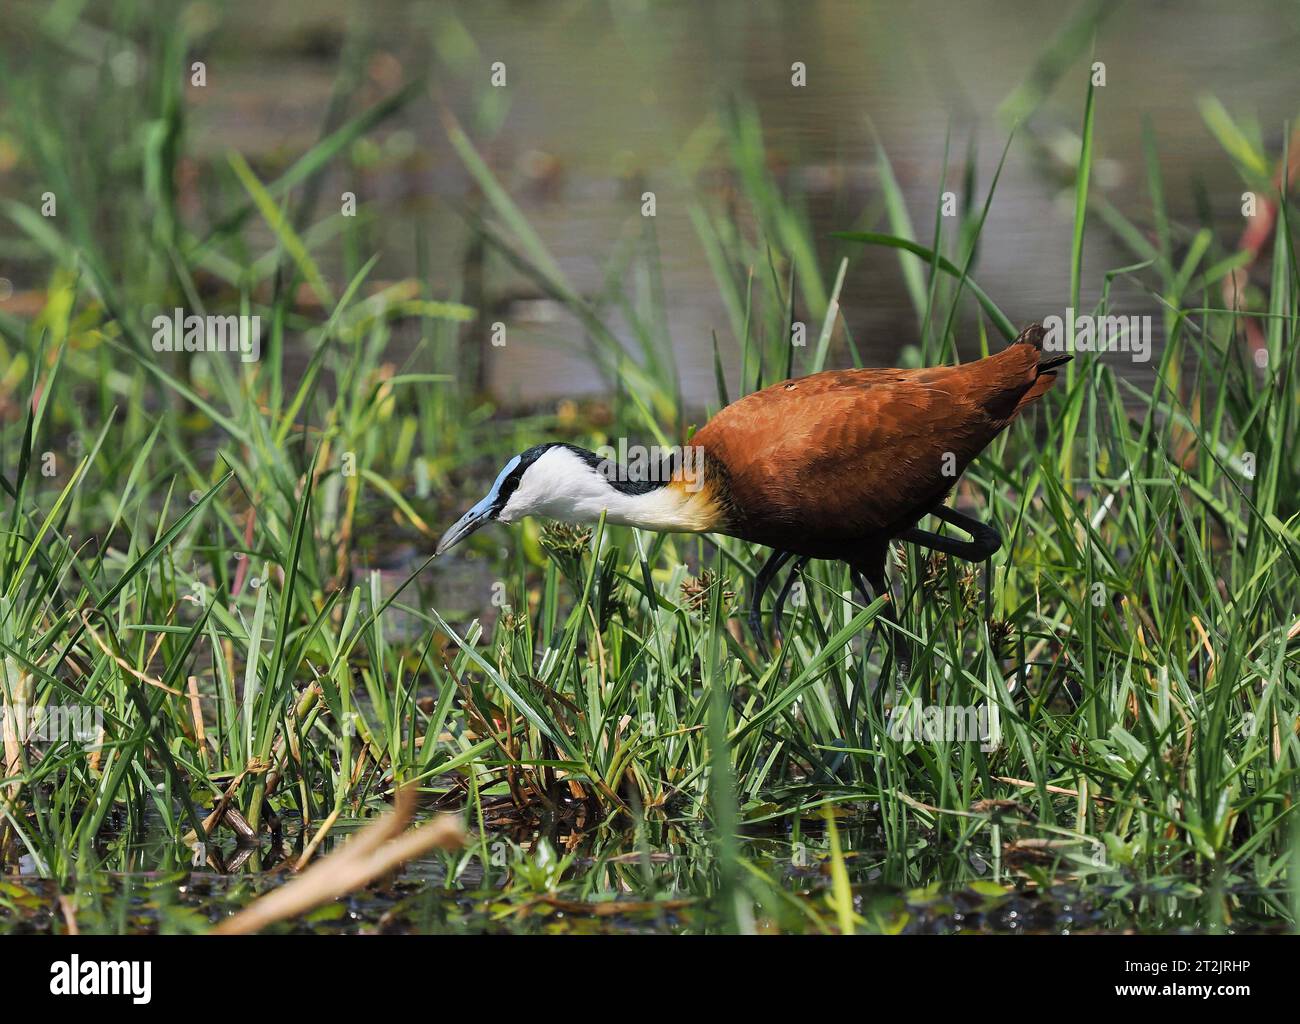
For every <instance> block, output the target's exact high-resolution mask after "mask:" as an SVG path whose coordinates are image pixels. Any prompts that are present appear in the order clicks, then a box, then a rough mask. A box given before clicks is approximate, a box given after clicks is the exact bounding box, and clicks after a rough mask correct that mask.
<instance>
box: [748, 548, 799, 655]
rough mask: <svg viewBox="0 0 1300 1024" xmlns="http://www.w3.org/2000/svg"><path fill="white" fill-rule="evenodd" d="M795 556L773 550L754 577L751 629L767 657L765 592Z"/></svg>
mask: <svg viewBox="0 0 1300 1024" xmlns="http://www.w3.org/2000/svg"><path fill="white" fill-rule="evenodd" d="M792 557H793V556H792V555H791V554H790V552H788V551H773V552H772V555H771V557H770V558H768V560H767V561H766V562H764V563H763V568H761V569H759V570H758V575H757V576H755V577H754V597H753V601H752V602H751V604H750V606H749V631H750V632H751V633H753V634H754V640H755V642H756V643H757V644H758V650H759V653H760V654H762V655H763V657H765V658H766V657H767V655H768V652H767V641H766V640H764V639H763V593H764V592H765V591H766V590H767V588H768V587H770V586H771V585H772V580H773V579H775V578H776V574H777V572H778V571H779V570H780V568H781V566H783V565H785V563H786V562H787V561H789V560H790V559H791V558H792Z"/></svg>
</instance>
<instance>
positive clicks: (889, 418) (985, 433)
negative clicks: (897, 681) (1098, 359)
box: [691, 326, 1068, 577]
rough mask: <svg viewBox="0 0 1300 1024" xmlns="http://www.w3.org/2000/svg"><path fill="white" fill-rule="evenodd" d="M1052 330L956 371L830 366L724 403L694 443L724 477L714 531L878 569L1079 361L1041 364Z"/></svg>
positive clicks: (714, 473) (718, 477) (1036, 330)
mask: <svg viewBox="0 0 1300 1024" xmlns="http://www.w3.org/2000/svg"><path fill="white" fill-rule="evenodd" d="M1042 336H1043V330H1042V328H1041V327H1038V326H1035V327H1031V328H1028V329H1027V330H1025V331H1024V332H1022V334H1021V335H1020V337H1019V338H1018V339H1017V340H1016V341H1015V342H1014V343H1012V344H1011V345H1009V346H1008V347H1007V348H1005V349H1003V350H1002V351H1001V352H998V353H996V354H995V355H991V356H988V357H987V358H984V359H980V360H977V361H975V362H970V363H963V364H961V365H959V366H947V367H936V368H929V369H918V370H897V369H869V370H830V371H826V372H824V373H817V374H813V375H812V376H810V377H803V378H800V379H797V380H789V381H783V382H782V383H780V384H774V385H772V386H771V387H768V388H764V389H763V390H762V391H757V392H755V393H754V394H751V395H748V396H747V397H745V398H742V399H740V400H739V401H737V402H734V403H733V404H731V405H729V406H727V407H726V408H725V409H723V410H722V411H721V412H719V413H718V414H717V415H716V416H714V417H713V419H711V420H710V421H709V422H708V423H707V424H706V425H705V426H704V427H703V428H702V429H701V430H700V431H699V432H698V433H697V434H696V435H695V437H694V438H693V439H692V442H691V443H692V444H696V445H699V446H700V447H701V448H702V449H703V451H704V456H705V460H706V464H707V465H708V468H709V475H710V477H712V478H713V481H712V482H714V486H713V487H711V488H710V489H711V490H712V491H713V496H714V499H715V501H716V502H717V503H718V506H719V513H720V516H721V519H722V522H721V523H720V524H719V525H718V526H717V527H715V529H716V530H717V531H718V532H721V533H726V534H730V535H731V536H735V537H739V538H741V539H743V540H747V541H752V542H754V543H757V544H764V545H767V546H769V547H772V548H775V549H776V550H778V551H788V552H791V553H792V554H797V555H806V556H808V557H811V558H825V559H839V560H843V561H845V562H848V563H849V564H850V565H853V566H855V567H857V568H861V569H862V570H864V571H868V570H874V569H875V567H876V566H875V563H876V562H877V561H883V554H884V548H885V544H887V542H888V541H889V540H890V539H891V538H893V537H897V536H898V535H899V534H901V533H903V532H905V531H906V530H908V529H909V528H911V527H913V526H915V525H916V523H917V522H918V521H919V520H920V519H921V518H922V517H923V516H925V515H926V514H927V513H928V512H930V511H931V510H932V509H934V508H935V507H936V506H937V505H939V504H940V503H941V502H942V501H943V499H944V497H945V495H947V493H948V492H949V491H950V490H951V489H952V487H953V485H954V484H955V483H956V482H957V478H958V477H959V476H960V475H961V473H962V471H963V470H965V468H966V466H967V464H968V463H969V462H970V461H971V460H972V459H974V458H975V456H976V455H978V454H979V453H980V452H981V451H983V450H984V448H985V447H987V446H988V444H989V442H991V441H992V440H993V439H994V438H995V437H997V435H998V434H999V433H1000V432H1001V431H1002V430H1003V429H1004V428H1005V427H1006V426H1007V425H1008V424H1009V423H1010V422H1011V421H1012V420H1014V419H1015V417H1016V416H1017V415H1018V414H1019V413H1020V412H1021V410H1023V409H1024V408H1025V406H1026V405H1028V404H1029V403H1030V402H1032V401H1034V400H1035V399H1036V398H1038V397H1039V396H1041V395H1042V394H1043V393H1044V392H1046V391H1047V389H1048V388H1049V387H1050V386H1051V384H1052V382H1053V380H1054V379H1055V374H1054V373H1053V372H1051V370H1052V367H1054V366H1056V365H1058V364H1059V363H1060V362H1062V361H1064V359H1065V358H1068V357H1059V356H1058V357H1056V358H1054V359H1053V358H1050V357H1049V358H1047V359H1044V357H1043V353H1042V351H1041V343H1042ZM871 575H872V576H873V577H874V576H876V575H877V573H875V572H871Z"/></svg>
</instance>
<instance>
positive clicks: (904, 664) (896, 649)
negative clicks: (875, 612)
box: [849, 548, 912, 694]
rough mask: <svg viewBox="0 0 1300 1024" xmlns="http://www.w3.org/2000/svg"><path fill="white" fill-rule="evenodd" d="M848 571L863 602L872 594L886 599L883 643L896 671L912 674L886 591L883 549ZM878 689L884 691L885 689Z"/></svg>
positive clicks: (908, 648)
mask: <svg viewBox="0 0 1300 1024" xmlns="http://www.w3.org/2000/svg"><path fill="white" fill-rule="evenodd" d="M849 572H850V576H851V577H852V579H853V585H854V586H855V587H856V588H857V590H858V593H859V594H860V595H861V596H862V599H863V601H865V602H866V603H867V604H871V602H872V600H874V598H872V596H871V595H872V594H875V596H876V597H883V598H884V599H885V606H884V607H883V608H882V609H881V611H880V617H881V618H882V619H884V620H885V623H886V625H885V643H886V645H887V646H888V648H889V654H890V658H891V659H892V660H893V662H894V664H895V665H896V666H898V671H899V674H900V675H902V676H903V678H904V680H906V678H907V677H908V676H910V675H911V674H912V645H911V643H909V642H908V640H907V638H906V637H904V636H902V635H901V634H900V633H899V632H898V630H897V629H896V628H895V627H897V626H898V617H897V616H896V615H895V614H894V597H893V595H892V594H891V593H890V592H889V584H888V583H887V582H886V580H885V549H884V548H881V549H880V551H879V552H878V553H877V554H876V555H875V556H874V557H873V558H871V559H869V560H868V562H867V564H864V565H862V567H861V568H860V569H859V568H858V566H857V565H850V566H849ZM868 583H869V584H870V585H871V589H870V591H868V589H867V584H868ZM880 692H881V693H882V694H883V692H884V691H883V690H881V691H880Z"/></svg>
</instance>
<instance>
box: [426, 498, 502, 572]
mask: <svg viewBox="0 0 1300 1024" xmlns="http://www.w3.org/2000/svg"><path fill="white" fill-rule="evenodd" d="M491 521H492V496H491V495H488V496H487V497H486V498H484V499H483V500H482V501H480V502H479V503H478V504H477V505H475V506H474V507H473V508H472V509H470V510H469V511H468V512H466V513H465V514H464V515H463V516H461V517H460V518H459V519H457V520H456V523H455V525H454V526H452V528H451V529H450V530H448V531H447V532H446V533H444V534H443V535H442V540H440V541H438V546H437V547H436V548H434V551H433V553H434V556H435V557H436V556H438V555H440V554H442V553H443V552H444V551H446V550H447V549H448V548H451V547H455V546H456V545H457V544H459V543H460V542H461V541H463V540H464V539H465V538H466V537H468V536H469V535H470V534H471V533H473V532H474V531H475V530H477V529H478V528H479V527H480V526H483V525H484V524H485V523H490V522H491Z"/></svg>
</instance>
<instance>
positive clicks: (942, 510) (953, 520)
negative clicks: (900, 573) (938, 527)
mask: <svg viewBox="0 0 1300 1024" xmlns="http://www.w3.org/2000/svg"><path fill="white" fill-rule="evenodd" d="M931 511H932V512H933V513H934V516H935V518H937V519H941V520H943V521H944V522H945V523H948V524H949V525H951V526H955V527H957V529H959V530H962V531H963V532H965V533H968V534H970V536H971V540H968V541H966V540H957V539H956V538H954V537H941V536H939V534H937V533H930V532H929V531H928V530H918V529H916V528H913V529H911V530H906V531H904V532H903V533H901V534H899V539H900V540H906V541H910V542H911V543H913V544H919V545H921V547H926V548H930V549H931V550H934V551H942V552H943V553H944V554H946V555H952V556H953V557H954V558H961V559H964V560H965V561H967V562H983V561H987V560H988V559H989V558H992V557H993V555H994V554H995V553H996V552H997V551H998V549H999V548H1001V547H1002V536H1001V534H999V533H998V531H997V530H995V529H993V527H991V526H989V525H988V524H987V523H981V522H980V521H979V520H978V519H972V518H971V517H970V516H968V515H965V514H964V513H962V512H958V511H956V510H955V509H951V508H948V507H947V506H945V505H939V506H938V507H936V508H934V509H931Z"/></svg>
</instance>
